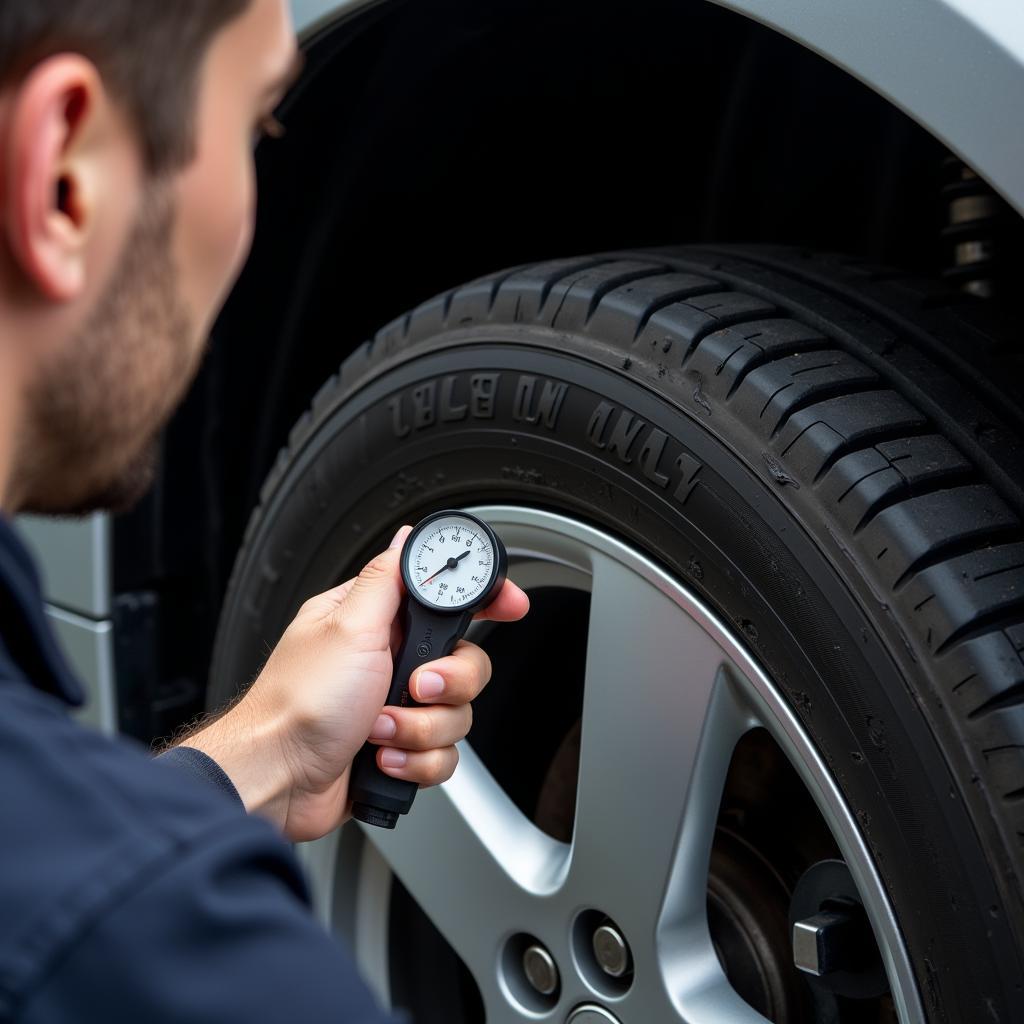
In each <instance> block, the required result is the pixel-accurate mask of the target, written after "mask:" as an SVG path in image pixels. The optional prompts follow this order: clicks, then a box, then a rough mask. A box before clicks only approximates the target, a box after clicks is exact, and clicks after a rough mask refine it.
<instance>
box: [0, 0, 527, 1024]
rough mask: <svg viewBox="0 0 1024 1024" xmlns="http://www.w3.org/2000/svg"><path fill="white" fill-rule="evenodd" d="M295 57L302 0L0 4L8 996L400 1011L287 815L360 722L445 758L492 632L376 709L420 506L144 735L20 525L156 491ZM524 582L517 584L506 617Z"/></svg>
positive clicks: (386, 760)
mask: <svg viewBox="0 0 1024 1024" xmlns="http://www.w3.org/2000/svg"><path fill="white" fill-rule="evenodd" d="M297 61H298V50H297V47H296V41H295V38H294V32H293V29H292V26H291V22H290V15H289V9H288V5H287V2H286V0H173V2H170V3H169V2H166V0H160V2H158V0H4V3H3V4H2V5H0V146H2V163H0V217H2V224H0V229H2V230H0V317H2V331H0V508H2V510H3V517H0V641H2V642H0V806H2V810H3V824H2V836H3V839H2V841H0V1020H3V1021H9V1020H14V1021H19V1022H35V1021H40V1022H41V1021H46V1022H58V1024H59V1022H63V1021H80V1020H83V1019H96V1020H104V1021H122V1020H124V1021H133V1022H137V1021H147V1022H157V1021H216V1022H219V1024H229V1022H232V1021H238V1022H241V1021H246V1022H250V1021H261V1022H262V1021H289V1022H294V1021H302V1022H306V1021H326V1020H328V1019H329V1020H332V1021H346V1022H359V1024H376V1022H382V1021H384V1020H385V1015H384V1014H383V1013H382V1011H381V1010H380V1009H379V1008H378V1007H377V1006H376V1004H375V1003H374V1000H373V998H372V996H371V995H370V993H369V991H368V990H367V989H366V987H365V986H364V985H363V983H362V982H361V980H360V979H359V977H358V975H357V973H356V971H355V968H354V966H353V964H352V963H351V961H350V960H349V959H348V958H347V956H346V954H345V953H344V952H343V951H342V950H341V949H340V948H339V947H338V946H337V945H336V944H335V943H334V941H333V940H332V939H330V938H329V937H328V936H327V935H326V934H325V933H324V932H323V931H322V930H321V928H320V927H319V925H318V924H317V923H316V922H315V921H314V919H313V917H312V916H311V914H310V911H309V906H308V896H307V893H306V889H305V885H304V882H303V880H302V877H301V875H300V873H299V869H298V867H297V864H296V862H295V860H294V858H293V856H292V853H291V850H290V848H289V846H288V844H287V842H286V841H285V839H289V840H293V841H297V840H308V839H314V838H316V837H319V836H323V835H325V834H327V833H329V832H330V831H331V830H332V829H334V828H336V827H337V826H338V825H339V824H341V823H342V822H344V821H345V820H346V819H347V817H348V810H347V804H348V800H347V795H346V790H347V780H348V767H349V765H350V763H351V761H352V758H353V757H354V755H355V754H356V752H357V751H358V750H359V749H360V747H361V746H362V744H363V743H364V741H365V740H366V739H367V737H368V736H369V737H370V739H371V740H373V741H374V742H375V743H377V744H378V745H379V747H380V750H379V753H378V763H379V764H380V766H381V768H382V769H383V770H384V771H386V772H388V773H390V774H392V775H395V776H397V777H400V778H405V779H411V780H414V781H416V782H418V783H420V784H421V785H424V786H429V785H436V784H437V783H440V782H443V781H444V780H445V779H447V778H448V777H449V776H450V775H451V773H452V771H453V770H454V768H455V764H456V760H457V753H456V750H455V747H454V744H455V743H456V742H457V741H458V740H460V739H461V738H462V737H463V736H465V734H466V732H467V730H468V728H469V725H470V719H471V712H470V701H471V700H472V699H473V698H474V697H475V696H476V695H477V694H478V693H479V692H480V690H481V688H482V687H483V686H484V685H485V683H486V682H487V679H488V677H489V675H490V666H489V663H488V659H487V656H486V655H485V654H484V652H483V651H482V650H480V649H479V648H478V647H476V646H474V645H473V644H470V643H462V644H461V645H460V646H459V647H458V648H457V650H456V652H455V653H454V654H452V655H451V656H449V657H447V658H444V659H442V660H440V661H437V662H435V663H433V664H431V665H428V666H425V667H424V668H423V669H422V670H420V671H419V672H418V673H417V674H416V675H415V676H414V677H413V683H412V690H413V694H414V696H415V697H416V698H417V699H418V700H420V701H423V702H426V703H427V706H425V707H413V708H392V707H389V708H387V711H386V714H385V713H381V708H382V705H383V702H384V698H385V694H386V693H387V689H388V684H389V680H390V674H391V655H390V649H389V644H390V643H392V642H393V637H392V631H393V628H394V627H393V622H394V619H395V615H396V612H397V609H398V606H399V601H400V599H401V596H402V594H401V587H402V584H401V580H400V576H399V572H398V554H399V547H400V545H401V543H402V541H403V540H404V537H405V536H406V529H407V528H403V530H401V531H399V534H398V536H397V537H396V538H395V540H394V543H393V544H392V547H391V548H390V549H389V550H387V551H385V552H383V553H382V554H380V555H379V556H378V557H376V558H374V559H373V561H371V562H370V564H369V565H367V566H366V568H365V569H363V570H362V572H361V573H360V574H359V576H358V577H357V578H356V579H354V580H350V581H349V582H347V583H345V584H343V585H342V586H340V587H338V588H337V589H335V590H332V591H330V592H328V593H325V594H321V595H319V596H316V597H313V598H312V599H311V600H309V601H308V602H307V603H306V604H305V605H303V607H302V608H301V610H300V611H299V613H298V615H297V617H296V618H295V620H294V622H293V623H292V624H291V625H290V626H289V628H288V629H287V631H286V632H285V634H284V636H283V637H282V639H281V641H280V643H279V644H278V646H277V648H276V649H275V650H274V652H273V654H272V655H271V656H270V658H269V660H268V661H267V663H266V665H265V667H264V669H263V671H262V673H261V674H260V675H259V677H258V678H257V680H256V681H255V683H254V684H253V685H252V686H251V687H250V689H249V690H248V691H247V692H246V694H245V696H244V697H243V698H242V699H241V700H239V701H238V702H237V703H235V704H234V705H233V706H232V707H231V708H230V709H229V710H227V711H226V712H224V713H223V714H221V716H220V717H218V718H215V719H212V720H207V721H205V722H203V723H201V724H200V725H198V726H197V727H196V728H194V729H193V730H192V732H191V733H190V734H188V735H186V736H185V737H184V738H182V739H180V740H179V741H178V745H177V746H176V747H174V748H173V749H171V750H170V751H169V752H167V753H165V754H163V755H162V756H160V757H159V758H156V759H155V760H153V759H151V758H150V757H149V756H148V753H147V752H146V751H144V750H142V749H141V748H138V747H135V746H132V745H130V744H129V743H128V742H125V741H121V740H111V739H108V738H105V737H102V736H100V735H99V734H96V733H94V732H92V731H90V730H88V729H86V728H84V727H81V726H79V725H78V724H76V722H75V720H74V719H73V718H72V717H71V715H70V713H69V706H74V705H76V704H79V703H80V702H81V700H82V688H81V686H80V684H79V682H78V681H77V680H76V679H75V677H74V675H73V674H72V672H71V671H70V669H69V668H68V665H67V663H66V661H65V660H64V657H63V656H62V654H61V652H60V650H59V649H58V647H57V644H56V642H55V640H54V637H53V635H52V634H51V631H50V628H49V626H48V624H47V619H46V617H45V615H44V609H43V602H42V597H41V593H40V585H39V581H38V579H37V576H36V573H35V570H34V568H33V565H32V562H31V559H30V558H29V556H28V554H27V552H26V550H25V549H24V548H23V547H22V545H21V544H20V542H19V540H18V539H17V537H16V535H15V533H14V531H13V529H12V527H11V525H10V522H9V520H10V517H12V516H14V515H15V514H17V513H20V512H29V511H31V512H39V513H58V514H78V513H83V512H86V511H89V510H93V509H117V508H123V507H125V506H126V505H128V504H130V503H131V502H132V501H133V500H135V499H136V498H137V497H138V496H139V495H140V494H142V493H143V492H144V490H145V489H146V486H147V485H148V483H149V481H150V479H151V477H152V475H153V467H154V461H155V453H156V451H157V450H158V444H159V442H158V438H159V435H160V431H161V429H162V427H163V426H164V424H165V423H166V421H167V419H168V417H169V416H170V414H171V413H172V411H173V410H174V407H175V406H176V405H177V403H178V402H179V400H180V399H181V397H182V395H183V394H184V392H185V390H186V387H187V385H188V383H189V382H190V380H191V379H192V377H193V376H194V373H195V370H196V367H197V364H198V363H199V361H200V358H201V354H202V350H203V347H204V338H205V337H206V334H207V332H208V330H209V328H210V325H211V322H212V319H213V317H214V315H215V314H216V312H217V309H218V307H219V305H220V304H221V302H222V300H223V299H224V297H225V295H226V293H227V291H228V289H229V287H230V285H231V283H232V281H233V280H234V278H235V276H236V274H237V273H238V271H239V269H240V267H241V264H242V262H243V260H244V258H245V255H246V253H247V250H248V247H249V243H250V239H251V235H252V229H253V210H254V194H253V193H254V168H253V159H252V149H253V131H254V128H258V127H259V126H260V125H261V124H262V123H265V122H267V120H268V118H270V116H271V114H272V111H273V110H274V108H275V106H276V105H277V104H278V102H279V101H280V99H281V96H282V94H283V92H284V91H285V89H286V88H287V86H288V84H289V82H290V81H291V79H292V77H293V75H294V73H295V68H296V65H297ZM527 607H528V602H527V599H526V596H525V594H523V592H522V591H521V590H519V589H518V588H517V587H516V586H515V585H514V584H511V583H509V584H506V585H505V587H504V589H503V590H502V591H501V593H500V594H499V596H498V598H497V599H496V600H495V602H494V604H493V605H492V606H491V608H490V609H489V610H488V612H487V614H488V615H489V616H490V617H491V618H494V619H499V620H514V619H518V618H520V617H521V616H523V615H524V614H525V613H526V610H527ZM238 682H239V683H243V682H245V680H239V681H238ZM246 812H249V813H248V814H247V813H246ZM413 813H416V811H415V809H414V810H413Z"/></svg>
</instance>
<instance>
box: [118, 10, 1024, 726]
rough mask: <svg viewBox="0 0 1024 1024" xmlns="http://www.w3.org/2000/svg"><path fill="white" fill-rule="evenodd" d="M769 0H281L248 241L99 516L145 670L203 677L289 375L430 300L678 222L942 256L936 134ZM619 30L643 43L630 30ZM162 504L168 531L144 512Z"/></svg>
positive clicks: (292, 411) (823, 244)
mask: <svg viewBox="0 0 1024 1024" xmlns="http://www.w3.org/2000/svg"><path fill="white" fill-rule="evenodd" d="M917 2H919V3H923V4H937V3H943V4H945V0H917ZM950 2H952V0H950ZM744 6H745V7H746V8H749V10H747V9H744V10H742V12H741V13H737V12H738V11H740V10H741V8H744ZM727 7H732V8H734V9H733V10H728V9H727ZM755 8H757V10H755ZM761 8H763V10H761ZM787 9H788V8H786V7H785V5H784V4H782V3H781V2H776V3H775V4H770V3H767V2H766V3H764V4H762V5H760V7H758V5H757V4H756V3H755V2H754V0H751V2H749V3H746V0H743V2H736V3H729V4H723V5H716V4H715V3H709V2H707V0H637V3H635V4H634V5H632V6H631V8H630V10H631V11H633V12H634V17H633V19H632V21H631V22H630V23H629V25H627V26H626V29H625V31H623V30H622V25H621V24H620V19H617V18H616V17H615V12H614V11H612V12H609V11H607V10H606V11H603V12H598V13H592V12H593V10H594V9H593V7H592V5H590V4H588V3H586V2H585V0H559V2H558V3H554V4H553V3H551V2H550V0H494V2H493V3H490V4H488V5H483V7H481V5H479V4H477V3H474V2H471V0H418V2H417V3H415V4H413V3H408V2H406V0H391V2H387V3H383V2H380V0H376V2H374V0H368V2H360V0H350V2H347V3H323V2H321V0H306V2H303V0H295V2H294V3H293V10H294V14H295V18H296V24H297V27H298V28H299V30H300V33H301V34H302V36H303V45H304V48H305V49H306V51H307V56H308V61H309V66H308V71H307V74H306V76H305V80H304V82H303V83H302V85H301V86H300V88H299V89H297V90H296V92H295V93H294V95H293V96H292V97H291V98H290V99H289V101H288V107H287V108H286V110H285V112H284V115H283V116H284V120H285V122H286V124H287V126H288V135H287V137H286V138H285V139H284V140H281V141H274V142H272V143H270V144H268V145H266V146H265V147H263V149H262V150H261V151H260V153H259V154H258V165H259V175H260V185H261V197H260V214H259V217H258V222H257V234H256V240H255V245H254V250H253V255H252V258H251V260H250V262H249V264H248V266H247V267H246V270H245V272H244V274H243V276H242V278H241V280H240V281H239V284H238V287H237V288H236V289H235V291H234V293H233V295H232V298H231V300H230V301H229V303H228V306H227V308H226V310H225V312H224V314H223V316H222V317H221V318H220V321H219V322H218V325H217V327H216V329H215V332H214V344H213V346H212V350H211V353H210V357H209V358H208V360H207V363H206V366H205V367H204V370H203V372H202V374H201V376H200V379H199V381H198V383H197V386H196V388H195V389H194V390H193V392H192V394H191V395H190V397H189V399H188V402H187V403H186V406H185V407H184V408H183V409H182V411H181V412H180V414H179V415H178V416H177V417H176V419H175V421H174V423H173V425H172V428H171V430H170V432H169V434H168V439H167V447H166V456H167V457H166V459H165V464H164V470H163V475H162V485H163V486H161V487H160V488H159V489H158V490H157V491H156V492H155V494H154V496H153V497H152V498H151V499H150V500H148V501H147V502H146V503H145V504H144V505H143V506H142V507H141V508H140V509H139V510H138V512H136V513H135V514H133V516H130V517H128V519H127V520H122V521H120V522H119V523H118V525H117V527H116V533H115V574H114V575H115V583H114V586H115V590H117V591H137V590H140V589H149V588H152V589H155V590H156V591H157V592H158V594H159V595H160V597H161V602H162V605H163V607H164V608H165V609H166V610H167V611H166V615H167V616H169V618H170V620H171V621H172V622H173V623H174V625H166V626H164V627H162V628H161V632H163V633H165V634H166V635H167V637H168V639H167V640H166V641H164V642H163V643H162V646H167V647H169V651H168V659H167V660H168V663H169V664H171V665H172V666H174V667H172V668H171V669H169V670H168V671H171V672H173V673H174V674H175V675H178V676H181V677H184V678H189V679H191V680H192V681H193V683H194V685H195V686H196V687H198V688H199V690H200V692H201V690H202V687H203V685H204V683H203V680H204V675H205V666H206V664H207V663H208V655H209V649H210V645H211V644H212V625H213V623H214V622H215V621H216V613H217V610H218V608H219V606H220V601H221V599H222V596H223V591H224V587H225V586H226V583H227V577H228V574H229V572H230V569H231V564H232V562H233V559H234V555H235V552H236V551H237V549H238V546H239V544H240V542H241V538H242V534H243V531H244V528H245V523H246V520H247V518H248V516H249V513H250V511H251V509H252V508H253V506H254V504H255V503H256V499H257V495H258V493H259V489H260V486H261V483H262V481H263V479H264V478H265V476H266V474H267V472H268V470H269V469H270V467H271V465H272V464H273V461H274V459H275V457H276V455H277V452H278V451H279V449H280V447H281V446H282V444H284V443H285V441H286V439H287V436H288V431H289V429H290V428H291V426H292V424H293V423H294V422H295V420H296V419H297V418H298V417H299V416H300V415H301V414H302V413H303V411H304V410H305V408H306V407H307V405H308V402H309V398H310V396H311V395H312V394H313V393H314V392H315V390H316V389H317V388H318V387H319V386H320V385H321V384H322V383H323V381H324V380H325V379H326V378H327V377H328V376H329V375H330V374H331V373H332V372H333V371H334V370H335V368H336V367H337V365H338V363H339V362H340V361H341V359H342V358H343V357H344V356H345V355H346V354H347V353H348V352H349V351H351V350H352V349H353V348H354V347H355V346H356V345H358V344H360V343H361V342H362V340H363V339H364V338H365V337H367V336H369V335H370V334H372V333H373V331H374V330H375V329H376V328H378V327H379V326H380V325H381V324H382V323H384V322H387V321H388V320H390V319H392V318H393V317H396V316H399V315H401V314H402V313H403V312H404V311H405V310H407V309H409V308H411V307H413V306H415V305H416V304H418V303H419V302H421V301H423V300H424V299H426V298H429V297H430V296H431V295H433V294H436V293H438V292H440V291H442V290H444V289H445V288H448V287H451V286H453V285H455V284H457V283H459V282H460V281H464V280H468V279H471V278H474V277H477V276H480V275H482V274H485V273H488V272H491V271H493V270H496V269H498V268H500V267H502V266H507V265H513V264H518V263H526V262H530V261H533V260H536V259H541V258H544V257H546V256H552V255H564V254H568V253H572V252H587V251H595V250H601V249H614V248H622V247H630V246H636V245H651V244H662V243H672V242H677V241H679V240H682V239H686V240H691V241H715V242H730V241H772V242H793V243H799V244H806V245H808V246H812V247H814V248H826V249H835V250H840V251H847V252H851V253H853V254H855V255H859V256H862V257H866V258H870V259H873V260H878V261H883V262H891V263H895V264H898V265H902V266H905V267H909V268H911V269H914V270H917V271H923V272H924V273H934V272H936V271H937V270H938V269H939V267H938V265H937V263H938V257H937V250H938V248H939V247H938V245H937V238H938V228H939V226H940V224H939V221H938V219H937V218H938V212H939V210H940V205H941V203H940V200H939V171H938V166H939V164H940V162H941V159H942V156H943V155H944V154H945V152H946V151H945V149H944V148H943V147H942V146H941V145H940V144H939V143H937V142H936V141H935V140H934V139H933V138H931V137H930V136H929V135H928V134H927V133H926V132H925V131H924V130H922V129H921V128H920V127H919V126H917V125H916V124H914V123H913V122H912V121H911V120H910V119H909V118H907V117H906V116H904V115H903V114H902V113H900V112H899V111H898V110H896V109H895V107H894V106H893V105H892V104H891V103H890V102H889V101H887V100H884V99H882V98H880V97H879V96H878V95H876V94H875V93H874V92H873V91H871V90H870V89H868V88H867V87H866V86H864V85H863V84H861V83H860V82H858V81H855V79H854V78H852V77H850V76H849V75H847V74H846V73H844V72H843V71H841V70H839V69H838V67H836V66H834V65H833V64H831V63H829V62H828V61H826V60H823V59H822V58H821V57H819V56H817V55H815V54H813V53H812V52H811V50H810V49H808V47H814V46H815V39H814V38H812V37H811V36H810V35H808V37H806V38H803V39H802V40H801V43H800V44H797V43H794V42H792V41H790V40H788V39H786V38H785V36H784V34H783V33H784V32H785V31H786V30H787V25H788V23H787V22H786V20H785V18H783V12H784V10H787ZM832 10H833V12H834V10H835V8H834V7H833V8H832ZM773 11H774V14H773ZM758 13H760V15H761V20H763V21H767V20H768V15H769V14H773V16H775V23H774V24H773V26H772V27H771V28H765V27H763V26H762V25H760V24H758V23H757V21H756V20H754V19H755V16H756V15H757V14H758ZM584 15H586V17H584ZM748 15H749V16H748ZM790 16H791V17H792V19H794V21H795V19H796V14H795V8H794V11H792V12H790ZM658 19H661V23H660V25H656V22H657V20H658ZM661 28H666V29H671V30H672V31H671V32H669V31H664V32H663V31H661ZM620 36H621V38H619V37H620ZM680 39H683V40H684V43H685V45H681V44H680V43H679V40H680ZM694 39H696V40H699V42H700V46H694V45H692V43H691V40H694ZM641 40H643V42H644V44H645V49H646V48H647V44H648V43H651V41H653V43H652V45H653V50H652V51H651V52H652V56H651V57H650V59H649V60H647V61H646V62H645V61H644V60H640V59H638V57H637V55H636V52H635V51H636V46H634V47H633V49H632V50H631V49H629V45H628V44H629V43H631V42H632V43H637V44H638V43H639V42H640V41H641ZM531 46H533V47H535V48H537V47H539V48H540V49H535V56H536V60H535V62H534V63H535V65H536V66H532V65H531V66H529V67H526V68H524V66H523V61H522V53H523V52H528V50H529V47H531ZM818 48H819V49H822V50H823V52H824V47H818ZM680 49H682V50H684V51H685V58H686V59H685V60H684V61H682V62H679V61H678V58H679V52H680ZM723 54H724V55H725V57H724V58H723ZM605 58H607V59H605ZM726 58H727V59H726ZM680 64H681V69H680ZM556 65H557V67H556ZM559 69H560V70H559ZM851 70H855V69H853V68H851ZM679 75H682V76H683V81H682V82H681V83H680V82H678V81H676V80H677V79H678V77H679ZM673 81H676V85H677V87H678V88H679V92H678V93H676V94H669V93H668V92H666V85H667V84H668V83H672V82H673ZM769 81H771V82H772V83H773V84H772V87H771V88H770V89H765V88H764V85H765V83H766V82H769ZM687 86H690V87H699V90H700V91H699V93H697V94H695V95H684V93H685V87H687ZM980 87H981V85H980V84H979V85H978V88H980ZM631 119H632V120H631ZM804 124H813V127H814V132H815V149H814V151H813V152H814V159H813V160H809V159H807V156H808V150H807V148H806V147H804V146H802V145H801V140H800V138H799V133H800V131H801V130H802V129H801V126H802V125H804ZM1006 134H1007V137H1009V135H1010V133H1006ZM680 140H684V142H685V144H684V142H681V141H680ZM1007 144H1009V143H1007ZM879 154H882V155H881V157H880V156H879ZM1022 166H1024V161H1022ZM837 193H838V194H839V195H841V196H842V197H843V199H844V201H843V202H841V203H837V202H835V197H836V195H837ZM183 517H185V518H187V520H188V521H191V522H192V523H194V526H193V528H192V529H191V530H188V531H171V530H169V529H167V528H166V527H165V524H168V523H176V522H179V521H181V520H182V518H183ZM153 537H156V538H157V539H156V541H155V542H154V541H153V539H152V538H153ZM183 634H184V635H188V636H189V637H190V638H191V640H190V642H189V643H186V644H182V643H181V641H180V637H181V636H182V635H183ZM156 660H157V662H161V661H162V659H161V658H159V657H158V658H157V659H156ZM200 699H201V696H200ZM192 706H193V707H194V706H195V702H194V701H193V704H192Z"/></svg>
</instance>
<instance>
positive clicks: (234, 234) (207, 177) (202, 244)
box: [175, 132, 256, 334]
mask: <svg viewBox="0 0 1024 1024" xmlns="http://www.w3.org/2000/svg"><path fill="white" fill-rule="evenodd" d="M230 140H231V133H227V132H226V133H224V134H221V135H220V136H219V138H215V139H213V140H210V141H208V142H207V140H203V142H204V143H205V144H203V145H201V146H200V149H199V152H198V154H197V156H196V159H195V160H194V162H193V163H192V165H191V166H190V167H189V169H188V170H187V171H186V172H185V174H184V175H183V177H182V180H181V185H180V189H179V193H178V216H177V229H176V238H175V250H176V253H175V255H176V263H177V269H178V275H179V283H180V288H181V294H182V298H183V299H184V300H185V301H186V302H187V303H188V305H189V308H190V309H191V311H192V315H193V318H194V320H195V323H196V325H197V326H199V325H201V326H202V328H203V331H202V333H203V334H205V332H206V329H207V328H208V327H209V325H210V323H211V321H212V320H213V318H214V317H215V316H216V314H217V312H218V310H219V307H220V305H221V303H222V302H223V301H224V299H225V298H226V296H227V293H228V291H229V290H230V287H231V285H232V284H233V283H234V280H235V278H236V277H237V275H238V272H239V271H240V270H241V267H242V264H243V263H244V262H245V258H246V256H247V255H248V252H249V245H250V243H251V241H252V232H253V221H254V215H255V193H256V188H255V177H254V173H253V165H252V153H251V150H250V145H249V139H248V137H245V138H244V139H242V140H239V141H238V143H237V144H234V145H232V144H231V141H230Z"/></svg>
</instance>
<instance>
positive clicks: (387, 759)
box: [380, 747, 408, 768]
mask: <svg viewBox="0 0 1024 1024" xmlns="http://www.w3.org/2000/svg"><path fill="white" fill-rule="evenodd" d="M407 760H408V758H407V757H406V754H405V751H404V750H394V749H392V748H391V747H388V748H386V749H385V750H382V751H381V755H380V763H381V764H382V765H384V767H385V768H404V767H405V762H406V761H407Z"/></svg>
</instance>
